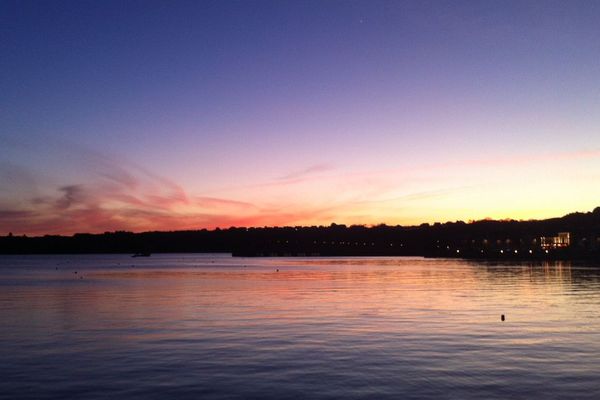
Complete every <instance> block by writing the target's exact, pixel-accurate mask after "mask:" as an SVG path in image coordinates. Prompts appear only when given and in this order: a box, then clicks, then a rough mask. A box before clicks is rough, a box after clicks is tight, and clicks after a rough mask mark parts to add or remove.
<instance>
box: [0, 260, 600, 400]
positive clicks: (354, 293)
mask: <svg viewBox="0 0 600 400" xmlns="http://www.w3.org/2000/svg"><path fill="white" fill-rule="evenodd" d="M278 270H279V271H278ZM599 305H600V269H597V268H596V267H593V266H591V265H585V264H583V265H578V264H571V263H565V262H562V263H546V264H518V265H515V264H501V265H499V264H493V263H481V262H477V263H475V262H467V261H461V260H455V259H453V260H432V259H421V258H331V259H330V258H271V259H270V258H262V259H261V258H255V259H244V258H231V257H229V256H228V255H191V254H171V255H153V256H152V257H150V258H135V259H134V258H131V257H129V256H128V255H91V256H90V255H85V256H3V257H0V321H1V323H0V376H1V377H2V379H0V398H3V399H4V398H5V399H59V398H60V399H66V398H77V399H115V398H129V399H164V398H177V399H192V398H193V399H245V398H262V399H292V398H298V399H300V398H315V399H334V398H350V399H363V398H377V399H386V398H389V399H392V398H394V399H398V398H402V399H413V398H414V399H417V398H418V399H427V398H430V399H443V398H456V399H482V398H487V399H493V398H498V399H506V398H511V399H531V398H534V397H535V398H545V399H563V398H577V399H586V398H589V399H598V398H600V320H599V316H600V308H599ZM501 314H505V315H506V321H505V322H501V321H500V315H501Z"/></svg>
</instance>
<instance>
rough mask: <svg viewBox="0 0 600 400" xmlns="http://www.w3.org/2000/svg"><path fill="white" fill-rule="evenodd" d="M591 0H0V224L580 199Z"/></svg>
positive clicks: (594, 186) (441, 216)
mask: <svg viewBox="0 0 600 400" xmlns="http://www.w3.org/2000/svg"><path fill="white" fill-rule="evenodd" d="M598 38H600V2H597V1H575V0H574V1H550V0H549V1H516V2H515V1H458V0H457V1H377V0H369V1H332V0H320V1H308V0H302V1H291V0H286V1H151V0H144V1H132V0H128V1H108V0H107V1H73V2H70V1H59V2H48V1H21V0H18V1H8V0H1V1H0V54H1V56H0V234H1V235H3V234H7V233H8V232H13V233H14V234H28V235H42V234H73V233H76V232H104V231H113V230H128V231H136V232H139V231H148V230H179V229H201V228H208V229H212V228H215V227H222V228H226V227H230V226H247V227H249V226H283V225H294V226H295V225H329V224H331V223H333V222H335V223H338V224H348V225H349V224H367V225H370V224H379V223H386V224H389V225H396V224H401V225H412V224H420V223H423V222H429V223H431V222H436V221H441V222H444V221H454V220H464V221H468V220H478V219H483V218H494V219H504V218H514V219H534V218H535V219H537V218H547V217H555V216H561V215H564V214H566V213H569V212H573V211H590V210H592V209H593V208H594V207H596V206H600V40H598Z"/></svg>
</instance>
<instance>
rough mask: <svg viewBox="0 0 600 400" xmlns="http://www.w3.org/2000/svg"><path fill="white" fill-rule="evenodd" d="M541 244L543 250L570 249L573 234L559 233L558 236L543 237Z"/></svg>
mask: <svg viewBox="0 0 600 400" xmlns="http://www.w3.org/2000/svg"><path fill="white" fill-rule="evenodd" d="M540 244H541V246H542V249H558V248H561V247H569V246H570V245H571V234H570V233H569V232H559V233H558V236H542V237H541V238H540Z"/></svg>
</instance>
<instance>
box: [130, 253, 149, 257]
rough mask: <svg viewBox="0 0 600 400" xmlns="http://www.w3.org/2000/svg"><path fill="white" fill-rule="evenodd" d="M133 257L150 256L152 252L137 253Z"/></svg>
mask: <svg viewBox="0 0 600 400" xmlns="http://www.w3.org/2000/svg"><path fill="white" fill-rule="evenodd" d="M131 257H150V253H135V254H134V255H132V256H131Z"/></svg>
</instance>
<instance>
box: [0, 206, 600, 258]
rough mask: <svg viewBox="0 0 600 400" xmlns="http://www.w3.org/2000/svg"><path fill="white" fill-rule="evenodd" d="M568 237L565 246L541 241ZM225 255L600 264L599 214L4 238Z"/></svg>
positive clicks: (67, 247) (7, 243) (54, 246)
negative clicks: (561, 235) (587, 259)
mask: <svg viewBox="0 0 600 400" xmlns="http://www.w3.org/2000/svg"><path fill="white" fill-rule="evenodd" d="M559 232H568V233H569V235H570V241H569V244H568V246H562V247H560V248H554V247H544V246H543V245H542V239H541V238H542V237H553V236H556V235H557V234H558V233H559ZM139 252H145V253H146V252H147V253H161V252H227V253H233V254H234V255H237V256H317V255H319V256H342V255H356V256H360V255H382V256H383V255H390V256H391V255H403V256H410V255H414V256H432V257H483V258H508V257H513V258H514V257H518V258H527V257H553V258H572V257H584V258H585V257H594V258H596V257H598V256H599V255H600V207H597V208H596V209H594V211H592V212H587V213H572V214H568V215H566V216H564V217H561V218H551V219H546V220H535V221H515V220H503V221H494V220H482V221H475V222H469V223H465V222H462V221H457V222H447V223H435V224H422V225H419V226H388V225H377V226H373V227H365V226H361V225H353V226H345V225H337V224H331V225H330V226H311V227H300V226H298V227H265V228H235V227H233V228H228V229H215V230H206V229H203V230H197V231H176V232H144V233H131V232H106V233H103V234H75V235H73V236H53V235H46V236H41V237H27V236H13V235H12V234H9V235H8V236H4V237H0V253H2V254H58V253H139Z"/></svg>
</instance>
